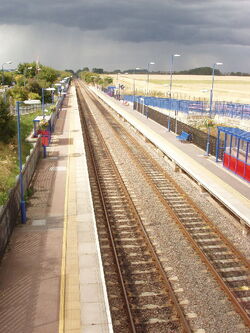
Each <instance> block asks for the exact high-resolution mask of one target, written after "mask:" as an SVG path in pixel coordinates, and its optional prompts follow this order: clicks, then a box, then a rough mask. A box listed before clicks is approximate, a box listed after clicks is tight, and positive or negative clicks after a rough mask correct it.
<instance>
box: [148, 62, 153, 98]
mask: <svg viewBox="0 0 250 333" xmlns="http://www.w3.org/2000/svg"><path fill="white" fill-rule="evenodd" d="M150 65H155V63H154V62H152V61H151V62H149V63H148V75H147V90H146V95H147V96H148V85H149V67H150Z"/></svg>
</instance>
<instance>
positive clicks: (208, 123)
mask: <svg viewBox="0 0 250 333" xmlns="http://www.w3.org/2000/svg"><path fill="white" fill-rule="evenodd" d="M222 65H223V63H222V62H216V63H214V64H213V71H212V87H211V90H210V102H209V119H211V118H212V108H213V90H214V71H215V66H222ZM209 153H210V122H209V121H208V122H207V146H206V154H205V155H206V156H209Z"/></svg>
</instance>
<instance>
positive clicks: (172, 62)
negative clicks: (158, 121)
mask: <svg viewBox="0 0 250 333" xmlns="http://www.w3.org/2000/svg"><path fill="white" fill-rule="evenodd" d="M174 57H180V54H172V56H171V65H170V84H169V101H170V109H171V107H172V84H173V68H174Z"/></svg>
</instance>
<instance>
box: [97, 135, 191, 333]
mask: <svg viewBox="0 0 250 333" xmlns="http://www.w3.org/2000/svg"><path fill="white" fill-rule="evenodd" d="M98 137H99V138H100V140H102V142H104V139H103V137H102V135H101V133H100V131H99V130H98ZM104 145H105V147H106V144H105V143H104ZM106 153H107V154H108V155H109V157H110V159H111V160H112V166H113V169H114V171H115V172H116V175H117V177H118V178H119V182H120V183H121V184H122V187H123V190H124V192H125V193H127V199H128V200H129V205H130V207H131V209H132V211H133V215H134V216H136V221H137V223H138V227H139V229H138V230H139V231H140V233H141V235H142V236H143V238H144V240H145V242H146V244H147V246H148V250H149V251H150V253H151V256H152V259H153V261H154V263H155V264H156V267H157V270H158V272H159V274H160V276H161V280H162V281H163V283H164V284H165V286H166V287H165V288H166V291H167V293H169V294H170V297H171V300H172V303H173V305H174V307H175V309H176V310H177V314H178V316H179V318H180V322H181V325H182V326H183V329H184V332H188V333H191V332H192V330H191V329H190V325H189V323H188V321H187V319H186V317H185V315H184V314H183V310H182V308H181V306H180V304H179V302H178V299H177V298H176V295H175V293H174V290H173V288H172V286H171V284H170V282H169V280H168V278H167V276H166V273H165V271H164V269H163V268H162V265H161V262H160V260H159V258H158V256H157V254H156V252H155V250H154V247H153V245H152V243H151V241H150V239H149V237H148V235H147V232H146V230H145V227H144V226H143V224H142V221H141V219H140V216H139V214H138V212H137V210H136V208H135V206H134V203H133V201H132V199H131V197H130V195H129V194H128V192H127V188H126V186H125V184H124V181H123V179H122V177H121V175H120V173H119V171H118V169H117V167H116V165H115V163H114V162H113V158H112V155H111V153H110V151H109V150H108V148H107V147H106ZM98 181H99V180H98ZM102 200H103V205H104V206H105V199H104V198H103V196H102ZM105 216H106V218H107V220H108V213H107V212H106V211H105ZM108 229H109V232H110V238H112V237H113V234H112V229H111V226H110V225H109V228H108ZM112 245H113V246H115V244H114V241H113V240H112ZM116 261H117V263H118V264H119V259H118V256H117V254H116ZM121 278H122V277H121ZM122 281H123V279H122ZM124 292H125V293H126V288H125V285H124ZM128 303H129V300H128ZM131 316H132V314H131Z"/></svg>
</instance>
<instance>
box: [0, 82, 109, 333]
mask: <svg viewBox="0 0 250 333" xmlns="http://www.w3.org/2000/svg"><path fill="white" fill-rule="evenodd" d="M31 188H32V195H31V197H30V198H29V200H28V202H27V205H26V208H27V223H26V224H25V225H21V224H18V225H17V226H16V228H15V229H14V231H13V234H12V237H11V240H10V243H9V245H8V248H7V251H6V254H5V256H4V258H3V260H2V262H1V266H0V333H55V332H59V333H63V332H68V333H78V332H79V333H80V332H84V333H85V332H86V333H88V332H90V333H94V332H96V333H97V332H98V333H99V332H103V333H104V332H112V324H111V317H110V314H109V305H108V301H107V295H106V288H105V282H104V275H103V269H102V264H101V260H100V249H99V245H98V240H97V233H96V229H95V219H94V212H93V207H92V199H91V192H90V186H89V177H88V171H87V165H86V158H85V149H84V144H83V138H82V131H81V124H80V118H79V112H78V105H77V99H76V93H75V88H74V87H71V88H70V90H69V92H68V93H67V96H66V98H65V101H64V105H63V108H62V111H61V112H60V116H59V118H58V120H57V122H56V126H55V131H54V133H53V135H52V140H51V143H50V146H49V147H48V148H47V157H46V158H42V159H41V160H40V161H39V163H38V166H37V169H36V172H35V174H34V177H33V180H32V184H31Z"/></svg>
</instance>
